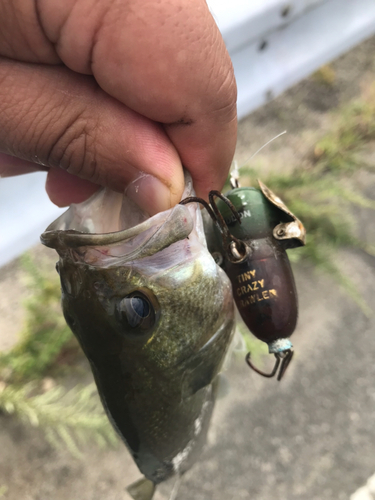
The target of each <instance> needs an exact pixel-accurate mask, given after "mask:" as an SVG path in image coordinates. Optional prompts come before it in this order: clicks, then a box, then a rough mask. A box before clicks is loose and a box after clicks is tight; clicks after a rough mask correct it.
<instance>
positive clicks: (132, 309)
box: [117, 290, 159, 335]
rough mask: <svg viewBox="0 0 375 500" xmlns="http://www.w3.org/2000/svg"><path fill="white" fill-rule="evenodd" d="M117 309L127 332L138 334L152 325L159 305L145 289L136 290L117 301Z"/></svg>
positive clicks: (156, 317)
mask: <svg viewBox="0 0 375 500" xmlns="http://www.w3.org/2000/svg"><path fill="white" fill-rule="evenodd" d="M117 311H118V313H119V316H120V319H121V322H122V323H123V325H124V326H125V328H126V330H127V333H130V334H137V335H138V334H142V333H146V332H149V331H150V330H151V329H152V328H153V327H154V325H155V323H156V321H157V319H158V312H159V305H158V303H157V301H156V298H155V296H154V295H153V294H152V295H151V292H149V293H147V294H146V293H145V291H140V290H137V291H134V292H132V293H130V294H129V295H127V296H126V297H124V298H123V299H121V301H120V302H118V305H117Z"/></svg>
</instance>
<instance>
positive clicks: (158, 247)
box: [41, 172, 235, 500]
mask: <svg viewBox="0 0 375 500" xmlns="http://www.w3.org/2000/svg"><path fill="white" fill-rule="evenodd" d="M192 195H194V190H193V183H192V180H191V177H190V176H189V174H188V173H187V172H186V173H185V190H184V193H183V196H182V198H186V197H190V196H192ZM41 241H42V243H43V244H44V245H46V246H48V247H51V248H54V249H55V250H56V251H57V253H58V255H59V261H58V263H57V265H56V268H57V270H58V273H59V275H60V281H61V290H62V309H63V313H64V316H65V319H66V322H67V323H68V325H69V327H70V328H71V330H72V331H73V333H74V334H75V336H76V337H77V339H78V341H79V343H80V345H81V347H82V349H83V351H84V353H85V355H86V357H87V359H88V360H89V362H90V366H91V369H92V373H93V376H94V379H95V382H96V385H97V388H98V392H99V395H100V398H101V401H102V404H103V406H104V409H105V411H106V413H107V415H108V417H109V420H110V421H111V423H112V425H113V427H114V428H115V430H116V431H117V433H118V434H119V436H120V437H121V438H122V440H123V441H124V442H125V444H126V446H127V448H128V450H129V451H130V453H131V455H132V457H133V459H134V461H135V463H136V464H137V466H138V468H139V470H140V471H141V473H142V474H143V475H144V479H142V480H140V481H138V482H137V483H136V484H134V485H131V486H130V487H129V489H128V491H129V492H130V494H131V495H132V496H133V498H135V499H137V500H150V499H151V498H152V497H153V494H154V491H155V488H156V485H158V484H159V483H161V482H163V481H166V480H168V479H169V478H171V477H173V476H175V477H176V478H179V477H181V476H182V475H183V474H184V473H185V472H186V471H187V470H189V469H190V468H191V467H192V466H193V465H194V463H195V462H196V461H197V460H198V458H199V456H200V454H201V451H202V448H203V447H204V445H205V443H206V439H207V432H208V428H209V423H210V419H211V415H212V411H213V408H214V403H215V398H216V393H217V386H218V380H219V374H220V370H221V368H222V365H223V362H224V358H225V356H226V354H227V352H228V348H229V345H230V343H231V340H232V337H233V333H234V327H235V315H234V301H233V296H232V287H231V283H230V281H229V279H228V277H227V276H226V274H225V273H224V271H223V270H222V269H221V268H220V267H219V266H218V265H217V264H216V263H215V261H214V259H213V258H212V256H211V254H210V252H209V251H208V249H207V244H206V238H205V233H204V227H203V222H202V216H201V211H200V209H199V204H198V203H194V204H189V205H180V204H178V205H176V206H175V207H173V208H171V209H170V210H167V211H164V212H161V213H158V214H156V215H154V216H152V217H150V215H149V214H147V213H146V212H144V211H142V210H141V209H140V208H139V207H138V206H137V205H136V204H135V203H134V202H132V201H131V200H130V199H129V198H127V197H126V195H125V194H122V193H115V192H113V191H110V190H109V189H107V188H105V189H102V190H101V191H99V192H98V193H96V194H94V195H93V196H92V197H91V198H89V199H88V200H87V201H85V202H83V203H80V204H73V205H71V207H70V208H69V209H68V210H67V211H66V212H65V213H64V214H63V215H62V216H60V217H59V218H58V219H57V220H56V221H55V222H53V223H52V224H51V225H50V226H48V228H47V229H46V231H45V232H44V233H43V234H42V236H41ZM176 480H177V479H176Z"/></svg>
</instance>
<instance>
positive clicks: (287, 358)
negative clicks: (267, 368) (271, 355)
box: [246, 349, 294, 381]
mask: <svg viewBox="0 0 375 500" xmlns="http://www.w3.org/2000/svg"><path fill="white" fill-rule="evenodd" d="M293 354H294V352H293V351H292V349H287V350H286V351H283V352H282V353H279V352H278V353H275V358H276V363H275V366H274V367H273V370H272V372H271V373H265V372H262V371H261V370H259V369H258V368H256V367H255V366H254V365H253V363H252V362H251V361H250V353H247V356H246V363H247V364H248V365H249V366H250V368H251V369H252V370H254V371H255V372H256V373H259V375H262V376H263V377H267V378H272V377H274V376H275V375H276V373H277V370H278V368H279V365H280V363H281V366H280V371H279V374H278V376H277V380H278V381H280V380H281V379H282V378H283V376H284V374H285V372H286V369H287V368H288V366H289V363H290V362H291V361H292V357H293ZM281 360H282V361H281Z"/></svg>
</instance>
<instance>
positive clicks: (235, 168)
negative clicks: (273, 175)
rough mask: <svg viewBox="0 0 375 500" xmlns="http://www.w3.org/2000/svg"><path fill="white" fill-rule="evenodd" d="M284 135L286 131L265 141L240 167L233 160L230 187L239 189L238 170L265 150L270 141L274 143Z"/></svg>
mask: <svg viewBox="0 0 375 500" xmlns="http://www.w3.org/2000/svg"><path fill="white" fill-rule="evenodd" d="M284 134H286V130H284V131H283V132H280V134H277V135H275V137H273V138H272V139H270V140H269V141H267V142H266V143H265V144H263V146H262V147H260V148H259V149H258V150H257V151H255V153H253V154H252V155H251V156H250V158H248V159H247V160H245V161H244V163H243V164H242V165H241V166H240V167H239V166H238V163H237V160H233V164H232V165H233V166H232V169H231V172H230V182H231V185H232V188H233V189H234V188H236V187H239V180H240V169H241V168H242V167H244V166H245V165H246V163H247V162H249V161H250V160H252V159H253V158H254V156H256V155H257V154H258V153H260V152H261V151H262V149H263V148H265V147H266V146H268V144H270V143H271V142H272V141H274V140H275V139H278V138H279V137H281V136H282V135H284Z"/></svg>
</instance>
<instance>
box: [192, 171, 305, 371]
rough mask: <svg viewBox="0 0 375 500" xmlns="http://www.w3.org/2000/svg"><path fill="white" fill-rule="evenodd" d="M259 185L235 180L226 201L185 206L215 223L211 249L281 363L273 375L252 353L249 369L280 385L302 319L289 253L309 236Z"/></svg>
mask: <svg viewBox="0 0 375 500" xmlns="http://www.w3.org/2000/svg"><path fill="white" fill-rule="evenodd" d="M235 173H236V171H235ZM258 182H259V187H260V189H256V188H254V187H240V186H239V183H238V177H237V176H236V175H232V177H231V184H232V190H231V191H229V192H228V193H226V195H225V196H224V195H223V194H221V193H220V192H218V191H211V192H210V193H209V200H210V204H208V203H207V202H205V201H204V200H202V199H201V198H197V197H194V198H192V197H191V198H189V199H185V200H183V201H182V203H183V204H185V203H190V202H192V201H196V202H199V203H202V204H203V205H204V206H205V208H206V209H207V211H208V213H209V215H210V216H211V218H212V219H213V220H214V221H215V223H216V227H217V228H218V229H219V232H220V238H216V239H215V235H213V237H212V234H211V239H210V242H211V245H210V247H209V249H210V251H211V253H212V254H213V255H214V256H215V257H216V260H217V261H218V263H220V265H221V266H222V268H223V269H224V271H225V272H226V273H227V275H228V276H229V278H230V280H231V283H232V287H233V296H234V300H235V303H236V305H237V308H238V310H239V313H240V315H241V317H242V319H243V321H244V322H245V324H246V326H247V327H248V328H249V330H250V331H251V332H252V333H253V334H254V335H255V336H256V337H257V338H258V339H260V340H262V341H263V342H266V343H267V344H268V349H269V352H270V353H273V354H274V355H275V357H276V362H275V366H274V368H273V370H272V371H271V372H270V373H265V372H263V371H261V370H259V369H258V368H256V367H255V366H254V365H253V363H252V362H251V354H250V353H248V354H247V356H246V362H247V364H248V365H249V366H250V367H251V368H252V369H253V370H255V371H256V372H257V373H259V374H260V375H263V376H264V377H273V376H275V375H276V374H277V373H278V375H277V380H281V379H282V377H283V375H284V373H285V370H286V369H287V367H288V365H289V363H290V361H291V359H292V357H293V345H292V343H291V341H290V339H289V337H290V336H291V335H292V333H293V332H294V330H295V327H296V323H297V316H298V300H297V291H296V286H295V282H294V277H293V272H292V269H291V267H290V263H289V259H288V256H287V253H286V250H287V249H289V248H295V247H298V246H301V245H304V244H305V237H306V231H305V228H304V226H303V224H302V223H301V221H300V220H299V219H297V217H296V216H295V215H293V214H292V212H290V210H288V208H287V207H286V206H285V204H284V203H283V202H282V201H281V199H280V198H279V197H278V196H276V195H275V194H274V193H273V192H272V191H271V190H270V189H269V188H268V187H267V186H266V185H265V184H263V183H262V182H261V181H258ZM215 198H219V199H218V200H217V201H216V200H215ZM208 233H210V231H209V230H208ZM211 233H212V231H211ZM216 236H217V235H216Z"/></svg>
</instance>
